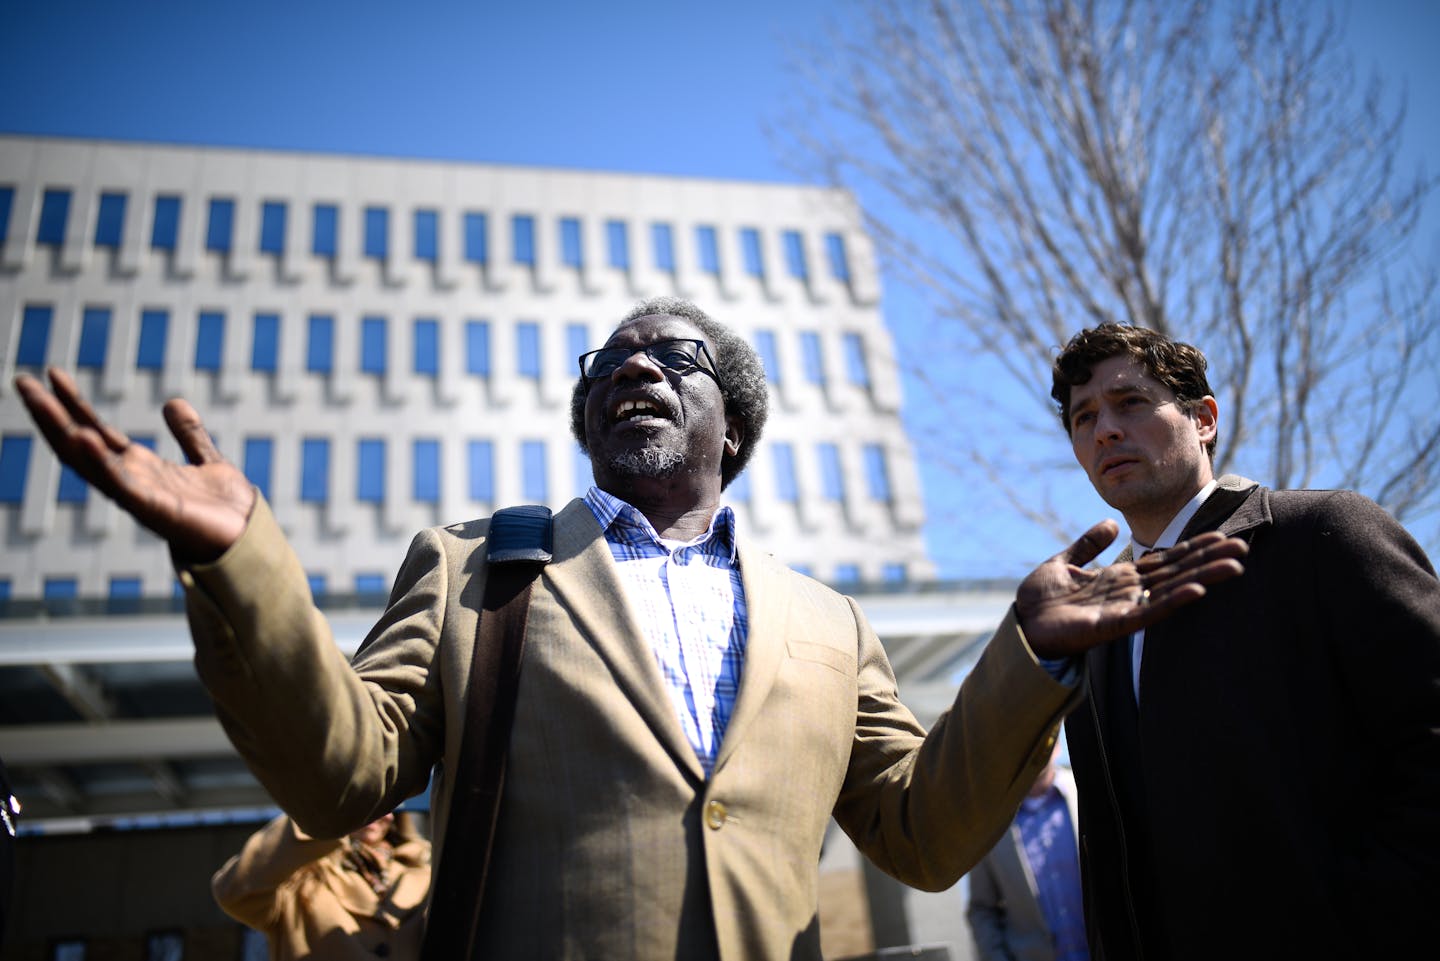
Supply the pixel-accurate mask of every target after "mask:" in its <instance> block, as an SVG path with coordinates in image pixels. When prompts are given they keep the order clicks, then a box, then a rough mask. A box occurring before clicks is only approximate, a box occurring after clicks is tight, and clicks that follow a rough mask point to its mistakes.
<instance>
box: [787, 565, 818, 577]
mask: <svg viewBox="0 0 1440 961" xmlns="http://www.w3.org/2000/svg"><path fill="white" fill-rule="evenodd" d="M790 569H791V570H792V571H794V572H795V573H796V574H804V575H805V576H806V577H814V576H815V572H814V571H812V570H811V569H810V565H809V564H791V565H790Z"/></svg>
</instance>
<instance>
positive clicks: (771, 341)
mask: <svg viewBox="0 0 1440 961" xmlns="http://www.w3.org/2000/svg"><path fill="white" fill-rule="evenodd" d="M755 353H757V354H759V355H760V363H762V364H764V365H765V379H766V380H767V381H769V382H770V383H772V384H778V383H780V355H779V354H777V353H776V352H775V334H774V332H773V331H769V330H757V331H755Z"/></svg>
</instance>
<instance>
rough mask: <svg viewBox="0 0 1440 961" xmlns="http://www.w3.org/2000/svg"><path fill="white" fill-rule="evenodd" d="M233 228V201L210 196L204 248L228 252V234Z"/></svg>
mask: <svg viewBox="0 0 1440 961" xmlns="http://www.w3.org/2000/svg"><path fill="white" fill-rule="evenodd" d="M234 229H235V201H233V200H225V199H223V198H220V197H212V198H211V200H210V225H209V227H207V228H206V230H205V249H206V250H218V251H221V252H222V253H223V252H228V251H229V250H230V235H231V233H232V232H233V231H234Z"/></svg>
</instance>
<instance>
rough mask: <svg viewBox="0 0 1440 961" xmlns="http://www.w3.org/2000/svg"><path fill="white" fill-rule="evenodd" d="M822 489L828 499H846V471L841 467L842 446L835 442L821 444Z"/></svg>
mask: <svg viewBox="0 0 1440 961" xmlns="http://www.w3.org/2000/svg"><path fill="white" fill-rule="evenodd" d="M819 454H820V490H821V493H822V494H824V496H825V498H826V499H827V500H832V501H843V500H844V499H845V472H844V471H843V470H841V468H840V448H839V447H837V446H836V445H834V444H821V445H820V447H819Z"/></svg>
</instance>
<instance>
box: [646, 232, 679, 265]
mask: <svg viewBox="0 0 1440 961" xmlns="http://www.w3.org/2000/svg"><path fill="white" fill-rule="evenodd" d="M650 245H651V246H652V247H654V248H655V269H656V270H659V271H663V272H664V273H667V274H673V273H674V272H675V233H674V231H673V230H671V229H670V225H669V224H651V225H650Z"/></svg>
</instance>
